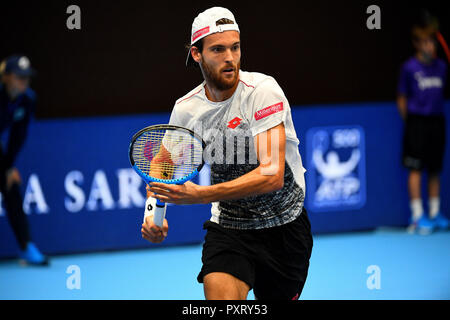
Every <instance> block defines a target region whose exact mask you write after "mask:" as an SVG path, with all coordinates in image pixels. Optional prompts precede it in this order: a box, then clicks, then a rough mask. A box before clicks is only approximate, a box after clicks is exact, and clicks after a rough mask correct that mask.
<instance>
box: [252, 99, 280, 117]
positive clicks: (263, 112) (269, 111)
mask: <svg viewBox="0 0 450 320" xmlns="http://www.w3.org/2000/svg"><path fill="white" fill-rule="evenodd" d="M282 110H283V102H278V103H276V104H274V105H271V106H268V107H266V108H264V109H261V110H259V111H256V112H255V120H261V119H264V118H265V117H268V116H270V115H271V114H274V113H277V112H280V111H282Z"/></svg>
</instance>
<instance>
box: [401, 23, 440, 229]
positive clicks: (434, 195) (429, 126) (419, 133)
mask: <svg viewBox="0 0 450 320" xmlns="http://www.w3.org/2000/svg"><path fill="white" fill-rule="evenodd" d="M437 30H438V29H437V20H436V19H435V18H432V17H430V16H428V18H427V19H426V21H425V23H421V24H417V25H414V26H413V28H412V42H413V45H414V48H415V51H416V52H415V55H414V56H412V57H411V58H409V59H408V60H407V61H406V62H405V63H403V65H402V67H401V70H400V77H399V82H398V88H397V106H398V109H399V112H400V115H401V116H402V118H403V119H404V120H405V129H404V130H405V131H404V136H403V159H402V162H403V165H404V166H405V167H406V168H407V169H408V170H409V177H408V191H409V198H410V208H411V212H412V214H411V219H410V224H409V226H408V229H407V230H408V231H409V232H418V233H420V234H429V233H431V232H432V231H433V230H435V229H447V228H448V226H449V221H448V219H446V218H445V217H444V215H443V214H442V213H441V211H440V197H439V194H440V178H439V175H440V172H441V170H442V165H443V157H444V149H445V118H444V87H445V84H446V81H447V65H446V63H445V62H444V61H443V60H441V59H439V58H437V56H436V38H435V35H436V32H437ZM425 170H427V172H428V204H429V214H428V216H427V215H425V214H424V209H423V205H422V196H421V180H422V176H423V172H424V171H425Z"/></svg>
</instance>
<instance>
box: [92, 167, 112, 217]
mask: <svg viewBox="0 0 450 320" xmlns="http://www.w3.org/2000/svg"><path fill="white" fill-rule="evenodd" d="M99 201H100V202H101V204H102V206H101V207H102V209H103V210H111V209H114V207H115V205H114V199H113V197H112V195H111V191H110V189H109V185H108V180H107V179H106V174H105V172H103V171H102V170H97V171H96V172H95V175H94V179H93V181H92V187H91V193H90V195H89V200H88V202H87V204H86V208H87V209H88V210H90V211H94V210H97V208H98V202H99Z"/></svg>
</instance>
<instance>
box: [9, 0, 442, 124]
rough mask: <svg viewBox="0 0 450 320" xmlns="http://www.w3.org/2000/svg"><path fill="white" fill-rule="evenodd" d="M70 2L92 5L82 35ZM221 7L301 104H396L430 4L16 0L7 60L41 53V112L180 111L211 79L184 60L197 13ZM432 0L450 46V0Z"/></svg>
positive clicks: (252, 55)
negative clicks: (376, 20)
mask: <svg viewBox="0 0 450 320" xmlns="http://www.w3.org/2000/svg"><path fill="white" fill-rule="evenodd" d="M70 4H77V5H79V6H80V8H81V25H82V29H81V30H79V31H78V30H68V29H67V28H66V19H67V17H68V16H69V15H68V14H66V8H67V7H68V6H69V5H70ZM371 4H377V5H378V6H380V8H381V30H368V29H367V28H366V19H367V17H368V16H369V15H368V14H367V13H366V8H367V7H368V6H369V5H371ZM215 5H220V6H224V7H227V8H229V9H230V10H231V11H232V12H233V13H234V15H235V17H236V19H237V22H238V23H239V26H240V29H241V41H242V69H243V70H246V71H259V72H263V73H266V74H269V75H272V76H274V77H275V78H276V79H277V81H278V82H279V83H280V85H281V86H282V88H283V89H284V91H285V93H286V95H287V97H288V99H289V100H290V103H291V104H292V105H304V104H320V103H336V102H356V101H385V100H393V99H394V98H395V88H396V82H397V76H398V70H399V67H400V64H401V62H402V61H404V60H405V59H407V58H408V57H409V56H410V55H411V54H412V53H413V49H412V46H411V43H410V38H409V34H410V26H411V21H412V19H413V17H414V15H415V14H416V12H417V11H418V9H419V8H420V6H418V5H417V4H413V2H407V1H323V0H316V1H295V2H294V1H292V2H286V1H267V2H265V1H195V2H190V1H177V2H173V1H157V2H153V1H142V2H141V1H132V0H129V1H33V2H31V1H30V2H28V1H25V2H23V1H15V2H10V3H2V4H1V5H0V33H1V41H0V58H1V59H3V58H4V57H6V56H8V55H10V54H12V53H17V52H20V53H23V54H26V55H28V56H29V57H30V59H31V61H32V64H33V66H34V67H35V68H36V69H37V71H38V77H37V78H36V79H35V80H34V82H33V85H32V87H33V88H34V89H35V90H36V91H37V93H38V96H39V107H38V110H37V117H38V118H52V117H70V116H92V115H110V114H125V113H146V112H154V111H170V110H171V108H172V107H173V104H174V102H175V100H176V99H177V98H179V97H181V96H183V95H184V94H185V93H187V92H188V91H189V90H191V89H192V88H193V87H194V86H196V85H198V84H199V83H200V82H201V81H202V78H201V74H200V72H199V71H198V70H195V69H187V68H186V67H185V66H184V61H185V56H186V50H185V48H184V46H185V45H186V44H187V43H188V41H189V37H190V29H191V24H192V21H193V19H194V17H195V16H196V15H197V14H198V13H200V12H201V11H203V10H205V9H207V8H209V7H211V6H215ZM422 5H423V6H426V8H428V9H429V10H430V11H431V12H432V13H434V14H435V15H437V16H438V18H439V19H440V23H441V32H442V34H443V35H444V37H446V39H447V41H448V42H450V26H449V21H448V20H447V18H448V12H449V11H448V10H447V9H446V6H445V5H444V1H427V2H426V3H423V4H422ZM438 53H439V55H440V56H441V57H443V56H444V55H443V51H442V49H441V48H440V49H439V51H438ZM447 93H448V86H447ZM447 97H448V94H447Z"/></svg>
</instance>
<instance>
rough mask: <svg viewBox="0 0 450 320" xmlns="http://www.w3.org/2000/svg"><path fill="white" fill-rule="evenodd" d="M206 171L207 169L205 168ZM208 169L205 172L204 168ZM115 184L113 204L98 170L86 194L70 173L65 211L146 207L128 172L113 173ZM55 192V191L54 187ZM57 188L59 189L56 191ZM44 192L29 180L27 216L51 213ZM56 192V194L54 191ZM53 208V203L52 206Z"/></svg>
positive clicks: (205, 177)
mask: <svg viewBox="0 0 450 320" xmlns="http://www.w3.org/2000/svg"><path fill="white" fill-rule="evenodd" d="M205 167H206V165H205ZM207 169H208V168H207ZM207 169H206V170H202V172H201V174H200V175H201V177H202V182H201V183H203V184H204V185H209V184H210V181H209V175H210V173H209V171H208V170H207ZM116 175H117V180H118V197H119V198H118V200H117V201H116V200H114V198H113V196H112V193H111V190H110V187H109V183H108V180H107V176H106V174H105V172H104V171H103V170H97V171H96V172H95V173H94V176H93V178H92V184H91V189H90V190H89V191H85V189H84V188H83V184H84V183H86V182H87V181H86V180H88V178H87V177H85V176H84V175H83V173H82V172H81V171H79V170H73V171H69V172H68V173H67V175H66V177H65V179H64V191H65V196H63V197H64V208H65V209H66V210H67V211H68V212H73V213H76V212H80V211H82V210H83V209H86V210H89V211H96V210H112V209H115V208H118V209H131V208H133V207H136V208H143V207H144V205H145V191H144V193H142V190H141V188H142V184H143V180H142V178H141V177H139V175H137V174H136V172H135V171H134V170H133V169H131V168H120V169H117V171H116ZM54 188H57V187H54ZM58 188H59V187H58ZM44 191H45V190H42V188H41V184H40V181H39V178H38V175H37V174H35V173H33V174H31V175H30V176H29V178H28V181H27V187H26V191H25V194H24V201H23V209H24V211H25V213H26V214H32V213H36V214H42V213H48V212H50V207H49V205H48V204H47V201H46V198H45V196H44ZM54 192H55V191H54ZM2 200H3V198H2V194H1V193H0V218H3V217H4V216H5V214H6V212H5V209H4V208H3V207H2V202H3V201H2ZM51 204H53V203H51Z"/></svg>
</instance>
